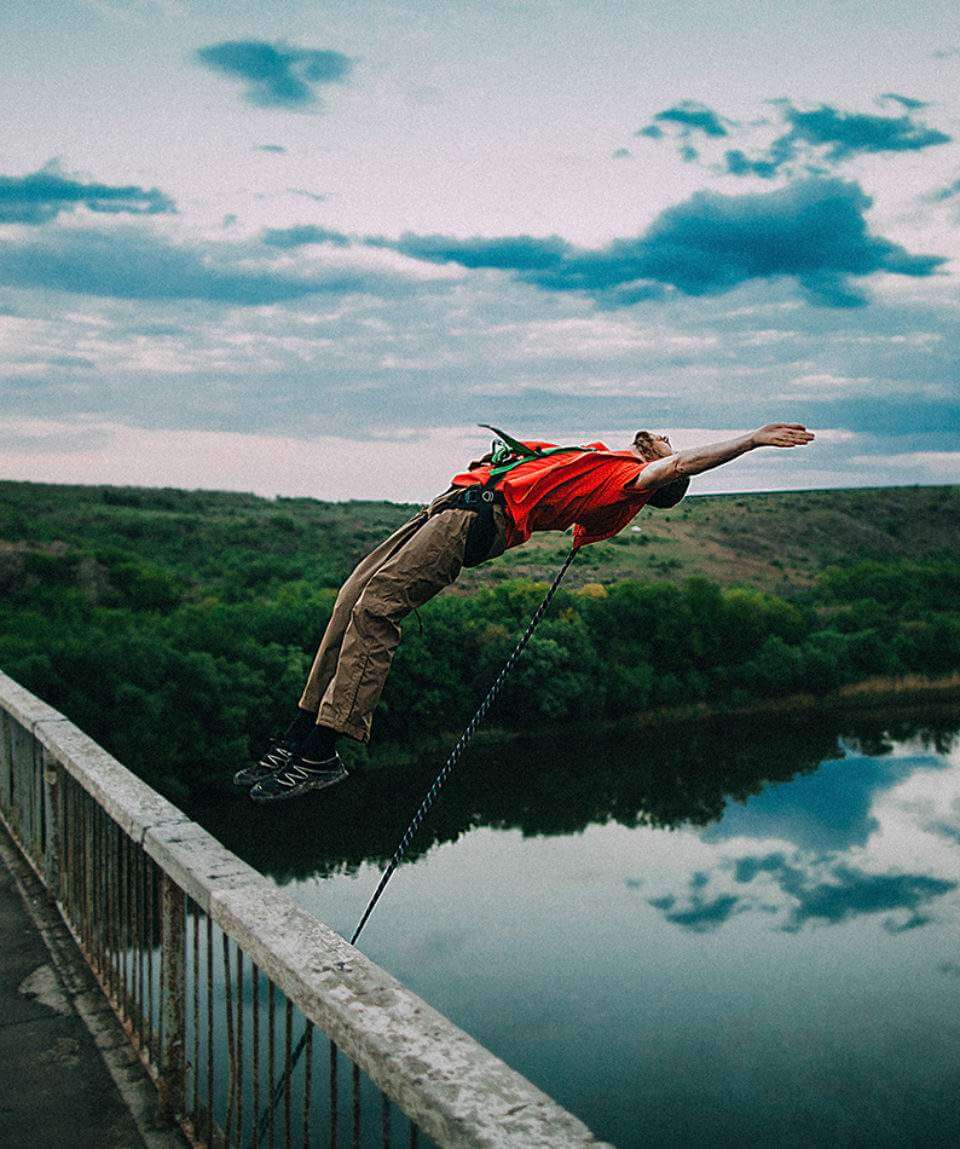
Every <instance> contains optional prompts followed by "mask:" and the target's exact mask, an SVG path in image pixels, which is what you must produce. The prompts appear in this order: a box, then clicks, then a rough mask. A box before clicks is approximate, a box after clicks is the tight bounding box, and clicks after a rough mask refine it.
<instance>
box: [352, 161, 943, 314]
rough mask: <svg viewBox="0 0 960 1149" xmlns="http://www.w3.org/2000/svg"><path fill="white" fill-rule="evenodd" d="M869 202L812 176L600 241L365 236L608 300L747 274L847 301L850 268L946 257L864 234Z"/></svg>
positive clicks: (911, 269)
mask: <svg viewBox="0 0 960 1149" xmlns="http://www.w3.org/2000/svg"><path fill="white" fill-rule="evenodd" d="M870 204H871V200H870V198H869V197H868V196H867V195H866V194H865V193H864V192H863V191H862V190H861V188H860V187H859V185H858V184H856V183H846V182H843V181H841V180H837V179H809V180H805V181H802V182H799V183H795V184H791V185H789V186H787V187H784V188H780V189H777V190H776V191H771V192H766V193H760V194H755V195H743V196H724V195H719V194H717V193H714V192H707V191H704V192H699V193H697V194H696V195H694V196H693V197H691V198H690V199H689V200H687V201H685V202H684V203H681V204H678V205H676V206H675V207H672V208H668V209H667V210H666V211H664V212H663V213H662V214H661V215H660V216H659V217H658V218H657V219H656V220H655V221H654V222H653V224H652V225H651V226H650V228H649V229H648V231H647V232H646V234H645V235H642V236H637V237H635V238H629V239H618V240H614V241H612V242H611V243H610V244H608V245H607V246H606V247H603V248H596V249H587V248H578V247H574V246H573V245H572V244H570V243H567V242H566V241H565V240H563V239H561V238H559V237H558V236H549V237H546V238H535V237H532V236H524V235H520V236H505V237H500V238H495V239H490V238H474V239H465V240H464V239H457V238H453V237H450V236H442V235H426V236H419V235H411V234H408V235H404V236H401V238H400V239H399V240H387V239H382V238H371V239H367V240H365V241H364V242H366V243H367V244H368V245H369V246H379V247H388V248H392V249H394V250H396V251H399V252H401V253H402V254H404V255H407V256H409V257H410V258H413V259H418V260H425V261H427V262H431V263H455V264H459V265H460V266H462V267H468V268H474V269H479V268H488V269H495V270H501V271H508V272H511V273H512V274H513V275H514V276H515V277H516V278H517V279H518V280H520V281H522V282H525V283H530V284H533V285H535V286H537V287H540V288H542V289H544V290H547V291H582V292H585V293H587V294H590V295H592V296H593V297H594V298H595V299H597V301H598V302H599V303H601V304H602V305H606V306H626V305H629V304H630V303H633V302H636V301H637V300H640V299H649V298H656V297H658V296H661V295H662V294H663V293H664V290H665V289H666V288H673V289H675V290H677V291H679V292H681V293H683V294H685V295H692V296H699V295H718V294H721V293H722V292H725V291H729V290H731V289H732V288H734V287H737V286H739V285H740V284H743V283H747V282H749V281H751V280H770V279H777V278H780V277H789V278H792V279H795V280H796V281H797V283H799V284H800V286H801V287H802V288H803V289H804V291H805V292H806V293H807V295H808V296H809V297H810V298H811V299H812V300H814V301H815V302H817V303H820V304H825V305H827V306H830V307H850V306H856V305H859V304H862V303H863V302H864V297H863V295H862V294H861V292H860V291H859V290H858V288H857V287H855V286H854V285H853V284H852V283H851V282H850V281H851V279H852V278H856V277H863V276H867V275H871V274H873V273H874V272H877V271H886V272H891V273H895V274H898V275H910V276H929V275H932V274H933V273H934V272H935V271H936V269H937V268H938V267H939V266H940V265H941V264H942V263H944V262H945V261H944V259H943V258H941V257H939V256H928V255H913V254H911V253H910V252H908V251H906V250H905V249H904V248H903V247H901V246H899V245H898V244H895V243H892V242H891V241H890V240H886V239H883V238H882V237H880V236H875V235H871V234H869V232H868V230H867V223H866V218H865V214H866V211H867V209H868V208H869V207H870Z"/></svg>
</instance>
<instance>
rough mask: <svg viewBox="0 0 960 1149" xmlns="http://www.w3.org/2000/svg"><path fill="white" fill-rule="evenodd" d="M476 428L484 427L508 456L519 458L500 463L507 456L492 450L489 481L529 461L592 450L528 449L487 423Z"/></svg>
mask: <svg viewBox="0 0 960 1149" xmlns="http://www.w3.org/2000/svg"><path fill="white" fill-rule="evenodd" d="M477 426H478V427H485V428H486V429H487V430H488V431H492V432H493V433H494V434H495V435H496V436H497V438H498V439H500V440H501V441H502V442H503V443H504V444H505V445H506V446H507V447H509V448H510V454H513V455H519V456H520V458H519V459H509V461H508V462H501V459H506V458H508V456H507V455H505V454H503V453H501V451H499V450H494V453H493V464H494V465H493V466H492V467H491V468H490V478H491V479H499V478H500V476H501V475H506V474H507V472H508V471H512V470H513V468H514V467H519V466H521V465H522V464H523V463H528V462H529V461H530V460H531V459H545V458H547V456H548V455H557V454H559V453H560V452H561V451H592V450H594V448H593V447H528V446H527V445H526V443H521V442H520V441H519V440H517V439H514V438H513V437H512V436H510V435H508V434H507V433H506V431H501V430H500V429H499V428H497V427H491V426H490V424H489V423H478V424H477Z"/></svg>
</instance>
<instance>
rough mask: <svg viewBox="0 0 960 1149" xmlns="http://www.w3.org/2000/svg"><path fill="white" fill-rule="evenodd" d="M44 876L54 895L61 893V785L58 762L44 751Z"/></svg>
mask: <svg viewBox="0 0 960 1149" xmlns="http://www.w3.org/2000/svg"><path fill="white" fill-rule="evenodd" d="M42 765H43V831H44V833H43V843H42V846H43V877H44V881H45V882H46V886H47V889H48V890H49V891H50V893H51V894H52V895H53V896H54V897H58V896H59V894H60V787H59V785H58V782H59V775H58V773H57V763H56V761H55V760H54V759H53V757H51V755H50V754H49V753H48V752H47V751H46V750H44V751H43V759H42Z"/></svg>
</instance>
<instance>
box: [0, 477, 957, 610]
mask: <svg viewBox="0 0 960 1149" xmlns="http://www.w3.org/2000/svg"><path fill="white" fill-rule="evenodd" d="M416 509H417V508H416V507H415V506H412V505H404V504H396V503H383V502H346V503H323V502H319V501H317V500H314V499H306V498H295V499H288V498H278V499H266V498H260V497H258V496H255V495H248V494H235V493H230V492H221V491H181V490H175V489H147V488H136V487H107V486H105V487H85V486H59V485H48V484H40V483H22V482H0V590H2V588H3V587H4V586H10V585H11V583H16V582H18V581H20V580H21V579H23V578H31V577H39V576H40V575H41V573H42V574H44V575H45V576H46V577H47V578H50V577H55V578H57V579H58V580H63V581H70V580H71V579H72V578H76V579H77V580H79V581H80V582H82V583H83V584H84V585H85V586H86V588H87V591H88V594H89V595H90V596H91V597H92V598H94V599H97V598H99V596H100V595H101V594H103V595H106V596H107V597H109V594H110V588H111V586H113V585H114V584H116V583H121V584H122V583H124V581H126V582H129V581H130V580H131V579H134V580H139V582H140V583H141V584H143V588H142V589H143V593H145V594H148V593H149V590H148V588H147V587H146V584H147V583H150V582H151V580H152V581H153V583H154V586H153V591H154V593H155V594H156V595H157V596H158V599H161V600H162V599H164V598H165V597H167V598H169V599H170V605H172V603H173V602H174V601H177V600H182V599H183V598H186V599H192V598H198V597H199V598H202V597H204V596H209V595H213V596H217V597H221V596H222V597H224V598H227V599H231V600H236V599H237V598H243V597H257V596H258V595H260V594H262V593H264V592H267V591H270V590H272V589H276V586H277V584H280V583H283V582H285V581H293V580H301V579H303V580H306V581H307V582H309V583H311V584H312V585H314V586H318V587H334V586H337V585H339V583H340V582H341V581H342V579H343V578H344V577H345V576H346V575H347V574H348V573H349V570H350V569H351V567H352V565H353V563H355V562H356V560H357V559H359V558H360V557H361V556H362V555H363V554H364V553H365V552H366V551H368V550H369V549H371V548H372V547H373V546H374V545H375V544H376V543H377V542H379V541H380V540H381V539H382V538H383V537H385V536H386V535H388V534H389V533H390V532H391V531H393V530H394V529H395V528H396V527H397V526H399V525H400V523H402V522H403V521H404V520H405V519H407V518H408V517H409V516H410V515H411V514H412V513H413V512H414V511H415V510H416ZM568 543H569V538H568V537H564V536H562V535H560V534H557V533H553V532H550V533H546V534H542V535H535V536H534V538H533V539H531V540H530V542H529V543H528V544H526V545H525V546H523V547H519V548H517V549H515V550H512V551H510V552H508V553H507V554H505V555H503V556H501V558H499V559H496V560H494V561H492V562H490V563H486V564H484V565H483V566H481V567H478V568H475V569H474V570H469V571H464V572H463V575H462V576H461V579H460V580H459V582H458V583H457V589H458V591H460V592H469V591H471V590H473V589H475V588H477V587H478V586H484V585H490V584H492V583H496V582H498V581H500V580H503V579H506V578H518V577H520V578H522V577H529V578H535V579H542V578H546V577H548V575H551V574H552V572H553V570H554V568H555V567H556V564H557V562H558V561H559V559H560V558H561V557H562V555H564V554H565V553H566V550H567V547H568ZM944 553H950V554H953V555H956V554H957V553H960V487H955V486H954V487H884V488H875V489H852V490H829V491H826V490H820V491H795V492H794V491H791V492H780V493H773V494H742V495H702V496H691V497H688V498H687V499H686V500H685V501H684V502H683V503H681V504H680V506H679V507H676V508H674V509H673V510H672V511H657V510H652V509H651V510H645V511H642V512H641V513H640V515H639V516H638V517H637V519H636V520H635V521H634V524H633V526H632V527H628V528H627V529H626V530H625V531H624V532H623V533H622V534H621V535H619V536H618V537H617V538H615V539H612V540H610V541H608V542H605V543H598V544H595V545H593V546H590V547H587V548H585V549H584V551H583V552H582V553H581V554H580V555H579V556H578V558H577V561H576V563H575V564H574V566H573V568H572V570H571V574H570V585H571V586H578V585H583V584H585V583H590V582H604V583H607V582H614V581H617V580H620V579H624V578H635V579H640V580H649V579H651V578H653V579H657V580H658V581H664V580H665V581H672V582H682V581H683V580H684V579H686V578H688V577H690V576H691V575H704V576H706V577H708V578H710V579H712V580H713V581H714V582H717V583H719V584H720V585H730V584H732V583H742V584H746V585H749V586H753V587H756V588H758V589H762V590H766V591H773V592H776V593H778V594H783V595H788V596H789V595H790V594H791V593H793V592H795V591H798V590H802V589H804V588H806V587H808V586H809V585H810V584H811V583H812V582H813V581H814V578H815V576H816V574H817V572H818V571H819V570H821V569H822V568H823V567H824V566H827V565H829V564H833V563H837V564H841V565H842V564H845V563H848V562H851V561H856V560H858V559H863V558H874V559H880V560H890V559H896V558H915V559H919V558H926V557H931V556H934V555H937V554H944ZM131 564H134V567H135V568H136V569H131ZM121 589H122V588H121ZM157 605H158V606H159V605H164V604H163V603H162V602H160V601H158V603H157Z"/></svg>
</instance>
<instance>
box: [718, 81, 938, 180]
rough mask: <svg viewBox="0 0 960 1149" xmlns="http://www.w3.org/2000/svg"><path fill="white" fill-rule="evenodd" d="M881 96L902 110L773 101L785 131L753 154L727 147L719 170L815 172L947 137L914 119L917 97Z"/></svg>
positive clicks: (766, 174) (763, 175) (734, 172)
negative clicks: (804, 106) (886, 112)
mask: <svg viewBox="0 0 960 1149" xmlns="http://www.w3.org/2000/svg"><path fill="white" fill-rule="evenodd" d="M883 98H884V99H888V100H895V101H896V102H898V103H899V104H900V105H901V107H903V108H905V109H906V111H905V112H904V114H903V115H900V116H878V115H874V114H872V113H868V112H846V111H843V110H841V109H838V108H834V107H830V106H829V105H828V104H821V105H820V107H818V108H814V109H813V110H812V111H802V110H801V109H800V108H797V107H795V106H794V105H793V104H791V103H790V102H789V101H787V100H783V101H779V102H778V107H779V109H780V114H781V116H782V118H783V121H784V123H785V124H786V125H787V127H788V129H789V130H788V131H786V132H784V133H783V134H782V135H780V136H778V137H777V138H776V139H775V140H774V141H773V142H772V143H771V144H770V146H769V148H768V149H767V150H766V151H765V152H761V153H759V154H758V155H753V156H749V155H747V154H746V153H745V152H744V151H742V150H740V149H737V148H735V149H731V150H730V151H727V152H726V153H725V154H724V164H725V170H726V172H727V173H728V174H730V175H735V176H746V175H752V176H758V177H759V178H760V179H772V178H773V177H774V176H776V175H778V174H780V173H781V172H782V171H785V170H789V169H793V168H795V167H800V168H802V169H804V170H807V171H816V170H819V165H820V164H823V163H826V164H828V165H830V164H833V165H836V164H840V163H843V162H845V161H846V160H849V159H852V158H853V157H854V156H857V155H864V154H871V153H872V154H876V153H879V152H915V151H922V150H923V149H924V148H930V147H936V146H938V145H940V144H946V143H949V142H950V141H951V139H952V137H951V136H948V135H947V134H946V133H945V132H941V131H939V130H938V129H937V128H931V127H928V126H927V125H926V124H924V123H921V122H920V121H918V120H917V119H915V118H914V116H913V115H912V113H913V112H914V111H916V110H917V109H919V108H921V107H923V106H924V105H923V104H922V103H921V101H919V100H911V99H910V98H909V97H908V96H898V95H896V94H894V93H892V92H888V93H887V94H886V95H885V96H884V97H883Z"/></svg>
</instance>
